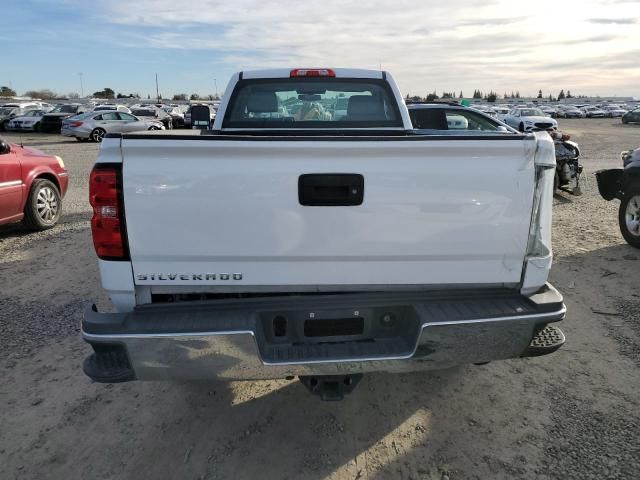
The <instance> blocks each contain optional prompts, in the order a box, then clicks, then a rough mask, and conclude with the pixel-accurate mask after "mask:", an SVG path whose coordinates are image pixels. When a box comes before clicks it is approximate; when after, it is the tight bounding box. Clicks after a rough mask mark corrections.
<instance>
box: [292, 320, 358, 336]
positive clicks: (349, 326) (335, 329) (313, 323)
mask: <svg viewBox="0 0 640 480" xmlns="http://www.w3.org/2000/svg"><path fill="white" fill-rule="evenodd" d="M363 333H364V318H362V317H351V318H314V319H310V320H305V322H304V336H305V337H307V338H317V337H342V336H352V335H362V334H363Z"/></svg>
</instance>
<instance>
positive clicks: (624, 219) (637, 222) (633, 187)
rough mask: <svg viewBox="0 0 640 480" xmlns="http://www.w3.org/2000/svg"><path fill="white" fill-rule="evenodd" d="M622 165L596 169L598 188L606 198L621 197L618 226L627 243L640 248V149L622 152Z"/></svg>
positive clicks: (619, 198)
mask: <svg viewBox="0 0 640 480" xmlns="http://www.w3.org/2000/svg"><path fill="white" fill-rule="evenodd" d="M620 159H621V161H622V168H612V169H608V170H599V171H598V172H596V178H597V180H598V190H599V191H600V196H602V198H604V199H605V200H607V201H609V200H613V199H614V198H617V199H618V200H620V207H619V209H618V225H619V226H620V233H622V236H623V237H624V239H625V240H626V242H627V243H628V244H629V245H631V246H632V247H635V248H640V148H636V149H634V150H628V151H624V152H622V153H621V154H620Z"/></svg>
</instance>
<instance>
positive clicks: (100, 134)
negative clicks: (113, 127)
mask: <svg viewBox="0 0 640 480" xmlns="http://www.w3.org/2000/svg"><path fill="white" fill-rule="evenodd" d="M106 133H107V132H105V131H104V129H102V128H95V129H94V130H93V131H92V132H91V140H93V141H94V142H98V143H100V142H101V141H102V139H103V138H104V136H105V134H106Z"/></svg>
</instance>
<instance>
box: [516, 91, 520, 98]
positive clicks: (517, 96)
mask: <svg viewBox="0 0 640 480" xmlns="http://www.w3.org/2000/svg"><path fill="white" fill-rule="evenodd" d="M516 98H520V92H519V91H518V90H516Z"/></svg>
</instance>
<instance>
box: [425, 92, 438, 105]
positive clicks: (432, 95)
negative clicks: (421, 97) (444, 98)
mask: <svg viewBox="0 0 640 480" xmlns="http://www.w3.org/2000/svg"><path fill="white" fill-rule="evenodd" d="M438 98H440V97H438V94H437V93H436V92H435V90H434V91H433V93H430V94H429V95H427V102H433V101H434V100H437V99H438Z"/></svg>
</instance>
